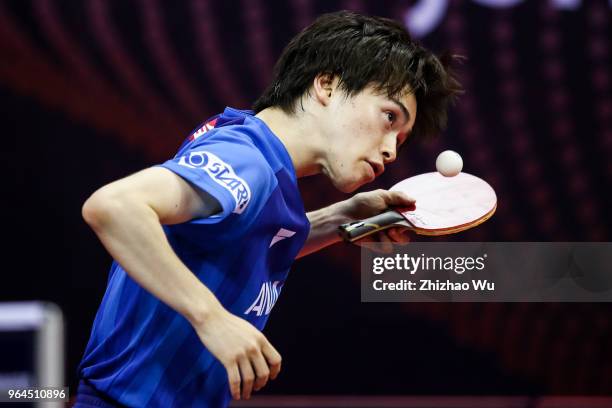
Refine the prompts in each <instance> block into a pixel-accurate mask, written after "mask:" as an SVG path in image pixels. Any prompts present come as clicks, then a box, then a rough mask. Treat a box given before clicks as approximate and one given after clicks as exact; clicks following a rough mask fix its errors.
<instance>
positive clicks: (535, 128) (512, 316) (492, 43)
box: [0, 0, 612, 396]
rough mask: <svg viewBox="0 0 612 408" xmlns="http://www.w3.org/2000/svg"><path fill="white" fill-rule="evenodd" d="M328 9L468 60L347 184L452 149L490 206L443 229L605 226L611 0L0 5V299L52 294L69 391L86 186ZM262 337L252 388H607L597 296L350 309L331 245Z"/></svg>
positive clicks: (90, 274)
mask: <svg viewBox="0 0 612 408" xmlns="http://www.w3.org/2000/svg"><path fill="white" fill-rule="evenodd" d="M340 9H349V10H354V11H358V12H362V13H366V14H372V15H380V16H385V17H390V18H394V19H397V20H400V21H403V22H405V23H406V24H407V25H408V26H409V27H410V28H411V30H412V32H413V34H414V36H415V37H417V38H419V40H420V41H421V42H422V43H423V44H424V45H426V46H427V47H430V48H431V49H433V50H435V51H437V52H441V51H445V50H450V51H452V52H454V53H456V54H461V55H463V56H465V57H466V60H465V61H464V63H463V65H462V66H460V67H459V72H460V77H461V79H462V82H463V84H464V86H465V88H466V93H465V95H464V96H463V97H462V98H461V99H460V100H459V102H458V104H457V105H456V106H455V107H454V108H453V110H452V111H451V114H450V121H449V128H448V130H447V131H446V132H444V133H443V134H442V135H440V137H439V138H437V139H436V140H435V141H433V142H430V143H427V144H418V143H408V146H407V147H406V148H404V149H403V152H402V153H401V155H400V160H398V161H397V162H396V163H395V164H393V165H391V166H389V167H388V170H387V172H386V173H385V174H384V176H383V177H381V178H380V179H379V180H377V181H376V182H375V183H372V184H371V185H368V186H366V187H365V188H364V190H370V189H374V188H379V187H382V188H386V187H389V186H390V185H392V184H394V183H395V182H396V181H399V180H400V179H402V178H404V177H408V176H410V175H415V174H418V173H423V172H427V171H434V169H435V166H434V162H435V157H436V156H437V154H438V153H439V152H440V151H441V150H445V149H453V150H456V151H458V152H459V153H460V154H461V155H462V156H463V159H464V163H465V164H464V170H465V171H466V172H469V173H473V174H476V175H478V176H480V177H482V178H484V179H485V180H487V181H488V182H489V183H491V184H492V185H493V187H494V188H495V190H496V192H497V194H498V200H499V206H498V210H497V214H496V215H495V216H494V217H493V218H492V219H491V220H490V221H488V222H487V223H485V224H483V225H482V226H480V227H478V228H476V229H474V230H471V231H468V232H466V233H463V234H459V235H458V236H456V237H453V238H452V239H456V240H467V241H610V240H611V238H612V215H611V213H610V209H611V208H612V193H611V188H612V59H611V57H612V52H611V51H612V50H611V47H612V40H611V39H612V2H609V1H605V0H592V1H570V0H564V1H561V0H557V1H552V0H551V1H548V0H542V1H512V0H497V1H494V0H486V1H485V0H479V1H476V0H472V1H450V0H449V1H444V0H439V1H435V0H430V1H419V2H415V1H399V0H398V1H359V0H352V1H350V0H345V1H322V0H319V1H315V0H285V1H263V0H249V1H247V0H242V1H236V0H232V1H214V0H184V1H173V2H167V1H162V0H121V1H104V0H85V1H68V0H63V1H52V0H30V1H24V0H3V1H1V2H0V56H1V57H0V107H1V110H2V118H3V120H2V124H3V128H4V131H3V134H4V136H3V138H4V142H3V147H2V151H3V154H2V161H1V163H2V164H1V165H2V170H3V171H2V173H3V175H4V177H3V186H2V200H1V205H2V214H4V222H3V223H4V228H5V232H7V234H6V235H5V239H6V241H5V243H4V246H3V252H2V255H3V256H2V258H3V263H4V267H3V278H2V283H1V284H0V301H14V300H30V299H40V300H46V301H51V302H54V303H56V304H57V305H59V307H60V308H61V310H62V311H63V314H64V325H65V334H66V336H65V338H66V354H65V356H66V358H65V363H66V385H70V386H71V388H73V389H75V387H76V383H77V377H76V366H77V364H78V362H79V360H80V358H81V355H82V353H83V350H84V348H85V344H86V342H87V339H88V336H89V330H90V328H91V324H92V322H93V318H94V315H95V312H96V309H97V306H98V304H99V302H100V300H101V297H102V295H103V293H104V289H105V284H106V278H107V272H108V268H109V266H110V263H111V259H110V258H109V256H108V255H107V254H106V252H105V251H104V249H103V248H102V246H101V245H100V244H99V243H98V241H97V239H96V237H95V236H94V234H93V232H92V231H90V230H89V228H88V227H87V226H86V225H85V223H84V222H83V220H82V219H81V215H80V209H81V205H82V204H83V202H84V201H85V199H86V198H87V197H88V196H89V195H90V194H91V193H92V192H93V191H95V190H96V189H97V188H99V187H100V186H102V185H104V184H105V183H108V182H110V181H112V180H115V179H117V178H120V177H123V176H126V175H128V174H130V173H132V172H135V171H137V170H140V169H142V168H145V167H148V166H151V165H153V164H156V163H160V162H162V161H165V160H166V159H167V158H170V157H172V156H173V155H174V154H175V151H176V149H177V148H178V146H179V145H180V143H181V142H182V140H183V138H185V137H186V136H187V135H188V134H189V132H190V131H191V130H192V129H194V128H195V127H196V126H197V125H198V124H199V123H200V122H202V121H203V120H205V119H206V118H207V117H209V116H211V115H213V114H216V113H219V112H220V111H222V110H223V108H224V107H225V106H226V105H229V106H233V107H236V108H242V109H245V108H249V107H250V104H251V103H252V102H253V101H254V100H255V98H256V97H257V96H258V95H259V93H260V92H261V91H262V90H263V89H264V87H265V86H266V84H267V83H268V81H269V79H270V78H271V72H272V68H273V65H274V62H275V60H276V58H277V57H278V56H279V55H280V53H281V51H282V48H283V47H284V45H285V44H286V43H287V42H288V41H289V39H290V38H291V37H293V36H294V35H295V34H296V33H297V32H298V31H299V30H301V29H302V28H304V27H305V26H307V25H308V24H310V23H311V22H312V21H313V20H314V19H315V18H316V17H317V16H318V15H320V14H322V13H325V12H329V11H335V10H340ZM301 190H302V194H303V198H304V200H305V202H306V207H307V209H316V208H319V207H321V206H324V205H327V204H330V203H332V202H335V201H338V200H341V199H345V198H347V196H346V195H344V194H341V193H339V192H337V191H335V190H334V189H333V188H332V187H331V185H330V184H329V183H328V182H327V180H326V179H324V178H323V177H318V178H317V177H315V178H311V179H305V180H303V181H302V182H301ZM446 239H447V238H445V240H446ZM611 273H612V265H611ZM266 334H267V335H268V337H269V339H270V340H271V342H272V343H273V344H274V345H275V346H276V347H277V349H279V351H280V352H281V354H282V355H283V357H284V359H283V372H282V374H281V376H280V378H279V379H278V380H277V381H275V382H273V383H272V384H271V385H270V386H269V387H267V388H266V389H265V390H263V391H262V393H264V394H317V395H324V394H370V395H382V394H393V395H395V394H397V395H529V396H538V395H550V394H556V395H605V394H612V350H611V349H610V347H609V345H610V344H611V342H612V305H609V304H589V303H566V304H548V303H547V304H544V303H533V304H501V303H500V304H478V303H465V304H450V303H449V304H443V303H441V304H415V303H410V304H362V303H360V290H359V249H358V248H357V247H353V246H350V245H340V244H339V245H336V246H334V247H332V248H329V249H327V250H324V251H321V252H320V253H318V254H315V255H312V256H309V257H307V258H304V259H302V260H299V261H298V262H297V263H296V264H295V266H294V268H293V271H292V273H291V275H290V278H289V280H288V281H287V283H286V285H285V287H284V291H283V296H281V298H280V299H279V301H278V303H277V305H276V307H275V309H274V313H273V314H272V317H271V318H270V321H269V323H268V327H267V328H266Z"/></svg>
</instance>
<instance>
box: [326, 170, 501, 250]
mask: <svg viewBox="0 0 612 408" xmlns="http://www.w3.org/2000/svg"><path fill="white" fill-rule="evenodd" d="M390 190H391V191H403V192H405V193H406V194H407V195H409V196H410V197H412V198H414V199H415V200H416V203H415V206H413V207H412V208H396V209H390V210H389V211H386V212H384V213H382V214H378V215H375V216H373V217H370V218H367V219H364V220H360V221H353V222H350V223H347V224H343V225H341V226H340V227H338V228H339V233H340V236H341V237H342V239H344V240H345V241H348V242H354V241H357V240H358V239H361V238H363V237H365V236H367V235H370V234H373V233H375V232H378V231H381V230H384V229H387V228H391V227H397V226H403V227H408V228H409V229H411V230H413V231H414V232H415V233H416V234H419V235H447V234H454V233H457V232H460V231H465V230H467V229H469V228H473V227H475V226H477V225H479V224H482V223H483V222H485V221H486V220H488V219H489V218H491V216H492V215H493V213H494V212H495V209H496V208H497V196H496V195H495V191H494V190H493V188H492V187H491V186H490V185H489V184H488V183H487V182H486V181H484V180H482V179H480V178H478V177H476V176H473V175H471V174H468V173H459V174H458V175H456V176H454V177H444V176H443V175H441V174H440V173H438V172H432V173H424V174H419V175H418V176H414V177H409V178H407V179H405V180H403V181H400V182H399V183H397V184H396V185H394V186H393V187H391V189H390Z"/></svg>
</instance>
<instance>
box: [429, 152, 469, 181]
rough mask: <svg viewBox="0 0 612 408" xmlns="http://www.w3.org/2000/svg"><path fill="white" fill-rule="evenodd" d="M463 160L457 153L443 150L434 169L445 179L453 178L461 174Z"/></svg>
mask: <svg viewBox="0 0 612 408" xmlns="http://www.w3.org/2000/svg"><path fill="white" fill-rule="evenodd" d="M462 168H463V159H462V158H461V156H460V155H459V153H457V152H454V151H452V150H445V151H443V152H442V153H440V154H439V155H438V158H437V159H436V169H437V170H438V172H440V174H442V175H443V176H445V177H454V176H456V175H457V174H459V173H461V169H462Z"/></svg>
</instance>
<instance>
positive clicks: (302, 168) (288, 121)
mask: <svg viewBox="0 0 612 408" xmlns="http://www.w3.org/2000/svg"><path fill="white" fill-rule="evenodd" d="M255 116H257V117H258V118H259V119H261V120H262V121H263V122H264V123H265V124H266V125H268V127H269V128H270V129H271V130H272V132H273V133H274V134H275V135H276V136H277V137H278V138H279V139H280V141H281V142H282V143H283V145H284V146H285V148H286V149H287V151H288V152H289V156H290V157H291V161H292V162H293V167H295V171H296V173H297V177H306V176H312V175H315V174H318V173H320V172H321V164H320V159H321V149H320V148H319V146H318V143H317V140H318V139H319V137H318V135H317V134H316V131H315V130H314V129H315V128H314V126H312V124H309V123H308V120H309V119H308V115H307V114H305V113H303V114H299V115H297V114H294V115H290V114H287V113H285V112H284V111H283V110H282V109H278V108H266V109H264V110H262V111H261V112H259V113H258V114H257V115H255Z"/></svg>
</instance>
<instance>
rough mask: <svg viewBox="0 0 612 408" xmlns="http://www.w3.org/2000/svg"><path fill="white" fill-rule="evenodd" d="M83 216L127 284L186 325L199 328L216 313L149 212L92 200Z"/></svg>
mask: <svg viewBox="0 0 612 408" xmlns="http://www.w3.org/2000/svg"><path fill="white" fill-rule="evenodd" d="M83 216H84V218H85V220H86V221H87V223H88V224H89V225H90V226H91V227H92V229H93V230H94V231H95V233H96V234H97V235H98V238H99V239H100V241H101V242H102V244H103V245H104V247H105V248H106V249H107V250H108V252H109V253H110V254H111V256H112V257H113V258H114V259H115V260H116V261H117V262H118V263H119V264H120V265H121V266H122V267H123V268H124V269H125V271H126V272H127V273H128V275H129V276H130V277H131V278H132V279H134V280H135V281H136V282H137V283H138V284H140V285H141V286H142V287H143V288H145V289H146V290H148V291H149V292H150V293H152V294H153V295H154V296H156V297H157V298H158V299H160V300H161V301H163V302H164V303H166V304H167V305H168V306H170V307H171V308H173V309H174V310H176V311H177V312H178V313H180V314H182V315H183V316H184V317H185V318H187V319H188V320H189V321H191V322H192V323H197V322H201V321H202V320H203V319H205V318H206V316H207V315H209V314H210V313H212V312H213V311H215V310H216V309H218V307H219V306H220V303H219V302H218V300H217V299H216V297H215V296H214V294H213V293H212V292H211V291H210V290H209V289H208V288H206V286H205V285H204V284H202V283H201V282H200V280H199V279H198V278H197V277H196V276H195V275H194V274H193V273H192V272H191V271H190V270H189V269H188V268H187V267H186V266H185V264H183V262H182V261H181V260H180V259H179V258H178V256H177V255H176V254H175V252H174V250H173V249H172V247H171V246H170V244H169V242H168V240H167V238H166V235H165V234H164V231H163V228H162V226H161V224H160V222H159V218H158V217H157V214H156V213H155V211H154V210H153V209H152V208H151V207H149V206H148V205H146V204H144V203H138V202H130V201H128V200H115V199H112V198H111V199H108V198H100V199H98V198H95V197H92V198H91V199H90V200H89V201H88V202H87V203H86V204H85V206H84V207H83Z"/></svg>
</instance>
